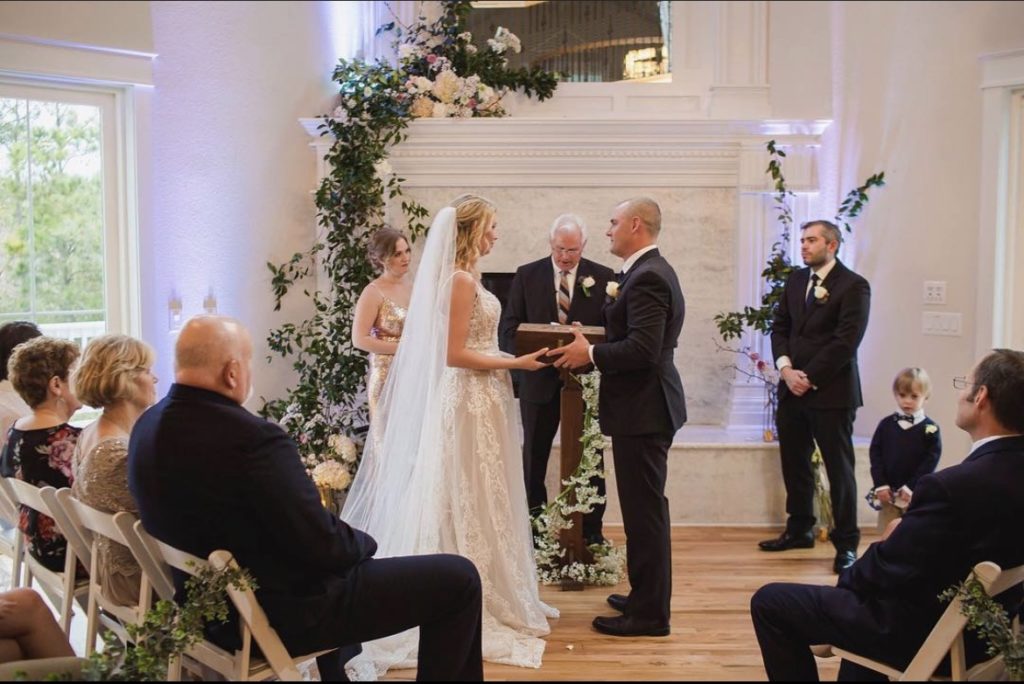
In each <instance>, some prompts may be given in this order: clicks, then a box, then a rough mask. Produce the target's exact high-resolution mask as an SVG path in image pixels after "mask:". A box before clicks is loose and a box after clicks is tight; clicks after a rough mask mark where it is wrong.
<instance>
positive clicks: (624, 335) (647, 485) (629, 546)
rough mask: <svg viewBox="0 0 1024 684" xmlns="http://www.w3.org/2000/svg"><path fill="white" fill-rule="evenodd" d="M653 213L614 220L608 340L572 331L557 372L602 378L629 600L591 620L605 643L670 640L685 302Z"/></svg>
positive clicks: (648, 206)
mask: <svg viewBox="0 0 1024 684" xmlns="http://www.w3.org/2000/svg"><path fill="white" fill-rule="evenodd" d="M660 232H661V209H660V208H659V207H658V204H657V202H655V201H654V200H652V199H649V198H647V197H638V198H634V199H631V200H627V201H625V202H622V203H621V204H619V205H618V206H617V207H615V210H614V212H613V213H612V218H611V224H610V225H609V227H608V231H607V233H606V234H607V235H608V237H609V238H610V239H611V252H612V254H614V255H615V256H618V257H621V258H622V259H624V261H623V264H622V271H621V273H620V274H619V279H618V280H619V282H618V284H617V287H613V285H616V284H615V283H609V284H608V290H607V295H608V296H607V298H606V302H605V308H604V320H605V333H606V338H607V341H606V342H603V343H600V344H595V345H591V344H589V343H588V342H587V340H586V338H585V337H584V336H583V335H582V334H581V333H579V332H577V333H576V336H575V339H574V340H573V341H572V342H570V343H569V344H567V345H566V346H564V347H559V348H558V349H555V350H553V351H551V352H550V354H552V355H559V354H560V355H561V358H560V359H558V360H557V361H555V365H556V366H558V367H564V366H568V367H570V368H577V367H579V366H585V365H587V364H588V363H591V362H593V363H594V365H595V366H597V369H598V370H599V371H601V397H600V419H601V430H602V432H604V433H605V434H607V435H610V436H611V438H612V452H613V456H614V459H615V477H616V482H617V484H618V488H619V503H620V506H621V508H622V522H623V525H624V526H625V530H626V560H627V566H628V570H629V584H630V586H631V588H632V591H631V592H630V594H629V596H622V595H621V594H612V595H611V596H609V597H608V603H609V604H610V605H611V606H612V608H615V609H616V610H618V611H621V612H622V615H620V616H618V617H610V618H609V617H597V618H594V623H593V624H594V629H596V630H597V631H599V632H603V633H604V634H611V635H613V636H668V634H669V615H670V605H669V604H670V601H671V598H672V547H671V539H670V537H669V515H668V499H666V498H665V479H666V475H667V471H668V449H669V447H670V446H671V445H672V438H673V437H674V436H675V433H676V430H678V429H679V428H680V427H682V425H683V423H685V422H686V398H685V397H684V395H683V384H682V382H681V381H680V379H679V372H678V371H677V370H676V366H675V361H674V359H673V356H674V352H675V348H676V344H677V341H678V339H679V332H680V330H682V327H683V316H684V313H685V303H684V301H683V291H682V289H680V287H679V279H678V278H677V277H676V273H675V271H674V270H673V269H672V266H670V265H669V263H668V261H666V260H665V258H664V257H662V256H661V254H660V253H659V252H658V246H657V240H658V234H659V233H660Z"/></svg>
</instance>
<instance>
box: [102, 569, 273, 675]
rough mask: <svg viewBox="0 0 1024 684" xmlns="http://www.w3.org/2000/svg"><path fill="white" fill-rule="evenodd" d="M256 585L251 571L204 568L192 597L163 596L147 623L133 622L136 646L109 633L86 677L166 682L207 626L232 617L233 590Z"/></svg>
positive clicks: (190, 587)
mask: <svg viewBox="0 0 1024 684" xmlns="http://www.w3.org/2000/svg"><path fill="white" fill-rule="evenodd" d="M229 586H233V587H235V588H237V589H239V590H241V591H247V590H249V589H252V590H253V591H255V590H256V582H255V580H253V578H252V576H251V575H250V574H249V572H248V571H247V570H243V569H242V568H239V567H227V568H224V569H222V570H217V569H214V568H213V567H209V566H207V567H204V568H202V569H201V570H199V572H197V573H196V574H195V575H194V576H192V577H189V578H188V580H187V581H186V582H185V591H186V595H187V596H188V599H187V600H186V601H185V603H184V604H181V605H179V604H177V603H175V602H174V601H168V600H166V599H163V600H160V601H157V603H156V604H155V605H154V606H153V607H152V608H150V610H149V611H148V612H147V613H146V617H145V620H144V621H143V623H142V624H141V625H127V626H126V628H125V629H126V630H127V632H128V637H129V640H130V641H131V646H128V645H126V644H125V643H124V642H122V641H121V640H120V639H119V638H118V636H117V635H116V634H115V633H114V632H112V631H106V632H104V633H103V644H104V647H103V650H101V651H96V652H94V653H93V654H92V655H91V656H89V659H88V662H86V664H85V665H84V666H83V674H84V676H85V679H86V681H94V682H95V681H104V682H162V681H166V680H167V664H168V661H169V660H170V659H171V658H172V657H174V656H180V655H181V654H183V653H184V652H185V651H187V650H188V649H189V648H190V647H191V646H194V645H195V644H197V643H199V642H200V641H202V639H203V626H204V625H205V624H206V623H207V622H211V621H214V620H216V621H217V622H224V621H226V620H227V619H228V602H227V589H228V587H229Z"/></svg>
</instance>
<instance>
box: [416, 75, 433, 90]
mask: <svg viewBox="0 0 1024 684" xmlns="http://www.w3.org/2000/svg"><path fill="white" fill-rule="evenodd" d="M413 83H414V84H415V86H416V90H417V92H421V93H429V92H430V91H431V89H432V88H433V87H434V82H433V81H431V80H430V79H429V78H427V77H426V76H417V77H416V78H414V79H413Z"/></svg>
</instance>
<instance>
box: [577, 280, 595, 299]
mask: <svg viewBox="0 0 1024 684" xmlns="http://www.w3.org/2000/svg"><path fill="white" fill-rule="evenodd" d="M595 284H597V281H596V280H594V276H587V277H586V278H584V279H583V280H581V281H580V287H581V288H583V294H584V295H586V296H587V297H589V296H590V288H592V287H594V285H595Z"/></svg>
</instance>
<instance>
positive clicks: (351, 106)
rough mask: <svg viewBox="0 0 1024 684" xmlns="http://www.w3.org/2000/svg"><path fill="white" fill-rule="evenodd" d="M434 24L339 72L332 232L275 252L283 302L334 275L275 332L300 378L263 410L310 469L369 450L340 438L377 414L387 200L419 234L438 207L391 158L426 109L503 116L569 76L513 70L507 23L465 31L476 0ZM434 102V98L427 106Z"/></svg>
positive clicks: (323, 198) (323, 202) (325, 189)
mask: <svg viewBox="0 0 1024 684" xmlns="http://www.w3.org/2000/svg"><path fill="white" fill-rule="evenodd" d="M441 5H442V13H441V16H440V17H439V18H438V19H437V20H436V21H434V22H433V23H429V24H428V23H427V22H426V19H425V17H422V16H421V17H420V18H419V20H418V22H417V23H415V24H414V25H413V26H412V27H404V26H399V25H397V23H396V22H391V23H390V24H387V25H385V26H382V27H381V28H380V29H379V30H378V34H380V33H382V32H391V33H393V34H394V35H395V37H396V41H395V47H396V49H397V50H398V53H399V55H400V60H399V63H398V65H397V66H394V65H391V64H389V63H388V62H386V61H384V60H381V59H378V60H377V61H376V62H375V63H373V64H369V63H366V62H363V61H360V60H346V59H342V60H340V61H339V63H338V66H337V68H335V70H334V74H333V79H334V81H335V82H337V83H338V84H339V94H340V104H339V105H338V107H337V108H336V109H335V110H334V112H333V114H331V115H329V116H324V117H323V120H322V122H321V124H320V130H321V134H322V135H330V136H332V137H333V142H332V143H331V147H330V149H329V151H328V152H327V154H326V155H325V157H324V159H325V161H326V162H327V164H326V167H327V169H328V171H327V175H326V177H325V178H324V179H323V181H322V182H321V184H320V187H319V189H318V190H317V193H316V207H317V222H318V224H319V226H320V232H319V235H318V237H317V240H316V242H315V244H314V245H313V246H312V247H311V248H310V249H309V250H307V251H304V252H299V253H296V254H295V255H293V256H292V257H291V259H289V260H288V261H287V262H285V263H283V264H273V263H268V264H267V268H269V269H270V273H271V286H272V289H273V295H274V310H275V311H277V310H280V308H281V302H282V301H283V299H284V298H285V296H287V295H288V293H289V292H292V291H293V290H294V289H295V288H296V287H298V286H299V283H302V282H304V281H306V280H307V279H308V278H309V277H310V276H311V275H313V274H314V273H316V272H318V271H319V272H320V273H322V274H323V276H325V277H326V280H327V284H326V286H323V285H322V286H320V287H319V288H317V289H311V288H309V287H305V288H303V289H302V290H301V292H302V295H303V296H305V297H307V298H308V299H309V300H310V301H311V302H312V304H313V315H312V316H311V317H309V318H307V319H306V320H304V321H302V322H300V323H286V324H284V325H282V326H281V327H279V328H277V329H275V330H273V331H271V333H270V335H269V338H268V340H267V341H268V344H269V347H270V350H271V352H272V354H271V356H270V357H268V362H269V361H271V360H272V359H273V356H274V355H277V356H280V357H282V358H284V359H288V360H290V361H291V365H292V368H293V369H294V370H295V372H296V374H297V376H298V377H297V381H296V382H295V384H294V385H292V386H291V387H290V388H288V389H287V390H286V393H285V396H284V397H281V398H277V399H271V400H269V401H266V402H265V404H264V406H263V408H262V409H261V414H262V415H263V416H264V417H267V418H271V419H273V420H276V421H277V422H279V423H280V424H281V426H282V427H283V428H284V429H285V430H286V431H287V432H288V433H289V434H290V435H291V436H292V437H293V438H294V439H295V441H296V443H297V444H298V448H299V453H300V454H301V456H302V458H303V461H304V463H305V465H306V467H307V469H308V470H309V471H310V472H312V471H313V470H314V469H315V467H316V466H317V465H319V464H321V463H323V462H326V461H329V460H332V459H334V460H339V461H341V462H342V464H343V465H344V466H345V467H346V468H347V469H348V470H349V471H350V473H351V474H352V475H355V472H356V470H357V468H358V458H355V459H339V458H338V455H339V453H338V452H339V450H338V449H336V448H335V447H334V446H332V445H336V444H337V442H338V440H339V438H341V437H349V438H353V439H356V440H357V441H358V435H359V433H360V432H361V431H363V430H364V429H365V425H366V420H367V411H366V404H365V399H364V394H363V388H364V382H365V377H366V370H367V359H366V356H365V355H364V354H362V353H361V352H359V351H358V350H356V349H355V348H354V347H353V346H352V340H351V334H350V331H351V327H352V318H353V315H354V311H355V305H356V302H357V301H358V299H359V295H360V293H361V292H362V291H363V289H364V288H365V287H366V285H367V284H369V282H370V281H371V280H373V279H374V277H376V273H375V272H374V270H373V268H372V267H371V265H370V264H369V263H368V261H367V259H366V254H367V241H368V237H369V236H370V234H372V233H373V231H374V230H376V229H377V228H379V227H381V226H383V225H385V214H386V209H387V204H388V202H390V201H395V200H400V201H401V207H402V212H403V214H404V216H405V219H406V221H407V226H406V228H407V231H406V232H407V233H408V234H409V235H410V238H411V239H413V240H415V239H416V238H417V237H419V236H422V235H423V234H424V233H425V232H426V230H427V225H426V224H425V222H424V221H425V219H426V218H427V217H428V211H427V209H426V208H425V207H423V206H421V205H420V204H418V203H416V202H413V201H410V200H406V199H404V198H403V191H402V185H401V184H402V181H403V179H401V178H398V177H396V176H395V175H394V174H392V173H391V169H390V166H389V165H388V163H387V161H386V158H387V155H388V151H389V150H390V149H391V147H392V146H394V145H396V144H398V143H400V142H401V141H402V140H404V139H405V137H406V136H407V133H406V128H407V126H408V124H409V120H410V119H412V118H415V117H417V116H426V115H428V114H427V111H426V110H427V109H429V115H430V116H453V117H454V116H472V117H479V116H503V115H504V114H505V112H504V110H503V109H502V107H501V104H500V103H501V98H502V97H503V96H504V95H505V94H506V93H507V92H509V91H510V90H512V89H520V90H522V91H523V92H525V93H526V94H527V95H531V94H535V95H536V96H537V97H538V98H539V99H541V100H543V99H546V98H548V97H550V96H551V95H552V94H553V93H554V90H555V87H556V86H557V79H556V77H555V75H553V74H549V73H547V72H544V71H541V70H538V69H534V70H526V69H508V68H507V67H506V63H507V60H506V59H505V57H504V56H503V55H504V53H505V52H506V51H508V50H513V51H518V49H517V48H518V38H516V37H515V36H514V35H512V34H510V33H509V32H508V31H506V30H505V29H499V31H498V33H497V34H496V36H495V38H493V39H490V40H488V42H487V47H486V48H484V49H481V48H478V47H476V45H474V44H473V42H472V36H471V35H470V34H469V33H468V32H467V31H466V30H465V28H466V20H467V17H468V15H469V13H470V11H471V9H472V3H471V2H469V1H468V0H456V1H450V2H442V3H441ZM424 105H429V106H427V107H425V106H424Z"/></svg>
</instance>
